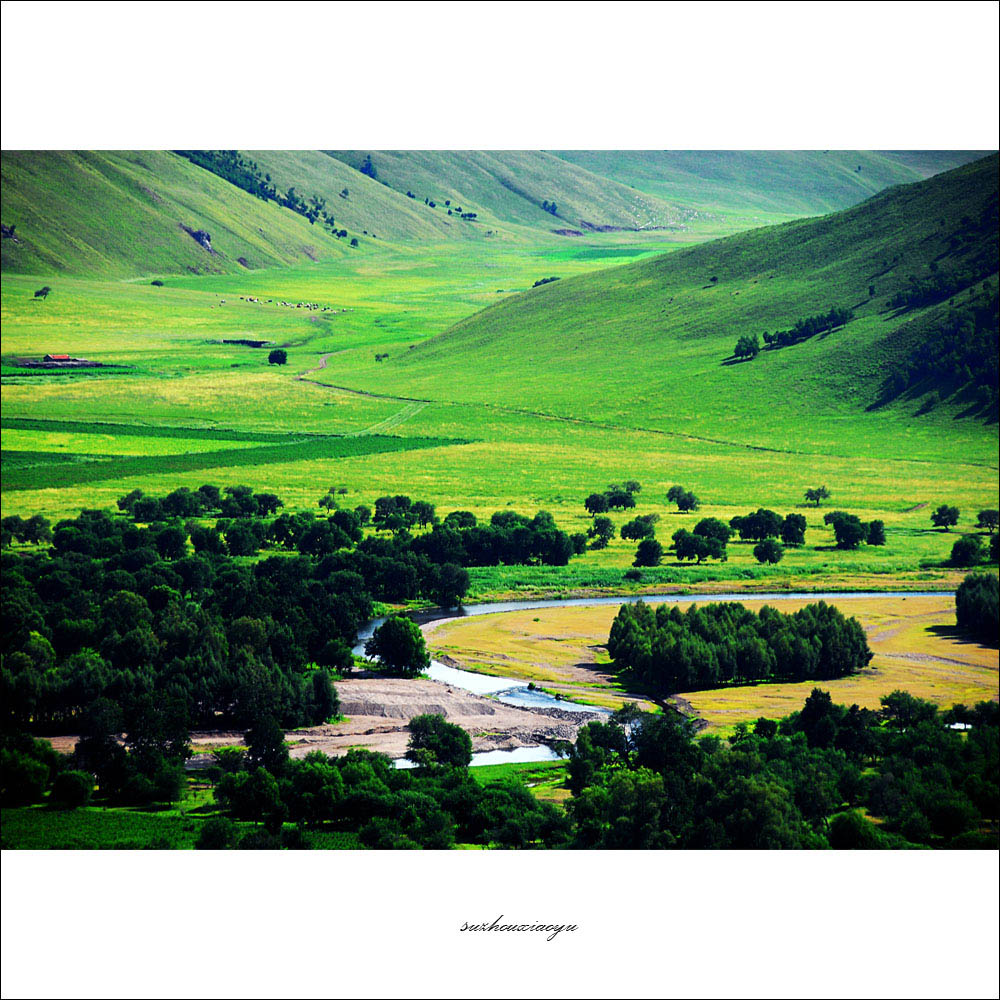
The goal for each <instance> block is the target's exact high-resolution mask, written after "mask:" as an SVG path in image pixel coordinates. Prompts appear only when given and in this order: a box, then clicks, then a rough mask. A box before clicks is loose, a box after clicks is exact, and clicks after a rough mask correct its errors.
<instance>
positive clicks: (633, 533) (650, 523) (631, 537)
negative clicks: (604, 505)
mask: <svg viewBox="0 0 1000 1000" xmlns="http://www.w3.org/2000/svg"><path fill="white" fill-rule="evenodd" d="M659 519H660V515H659V514H639V515H638V516H637V517H633V518H632V520H631V521H626V522H625V523H624V524H623V525H622V526H621V531H620V532H619V534H620V535H621V537H622V538H624V539H626V540H627V541H631V542H638V541H641V540H642V539H643V538H652V537H653V535H654V534H656V522H657V521H659Z"/></svg>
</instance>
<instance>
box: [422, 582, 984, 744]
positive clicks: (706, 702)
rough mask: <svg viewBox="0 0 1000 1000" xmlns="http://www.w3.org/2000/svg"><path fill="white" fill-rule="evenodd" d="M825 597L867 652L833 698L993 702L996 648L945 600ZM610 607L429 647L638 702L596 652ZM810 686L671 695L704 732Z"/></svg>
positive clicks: (494, 626)
mask: <svg viewBox="0 0 1000 1000" xmlns="http://www.w3.org/2000/svg"><path fill="white" fill-rule="evenodd" d="M743 603H744V604H745V605H746V606H747V607H749V608H752V609H754V610H759V609H760V607H761V606H762V605H763V604H764V603H765V602H763V601H760V600H755V599H753V598H752V597H750V596H749V595H748V598H747V599H746V600H745V601H744V602H743ZM805 603H808V602H807V601H805V600H799V599H796V600H782V601H781V602H780V603H775V604H774V605H773V606H777V607H778V608H779V609H780V610H781V611H785V612H789V611H793V610H795V609H796V608H799V607H802V606H803V605H804V604H805ZM832 603H835V604H836V605H837V606H838V607H839V608H840V609H841V610H842V611H843V613H844V614H845V615H849V616H853V617H856V618H857V619H858V621H859V622H860V623H861V625H862V627H863V628H864V629H865V632H866V634H867V637H868V642H869V645H870V646H871V648H872V650H873V652H874V653H875V656H874V658H873V660H872V662H871V664H870V665H869V666H868V667H867V668H866V669H865V670H863V671H862V672H861V673H859V674H857V675H854V676H851V677H845V678H841V679H839V680H832V681H824V682H822V684H821V686H822V687H823V688H824V690H829V691H830V693H831V694H832V695H833V699H834V701H836V702H838V703H843V704H846V705H850V704H855V703H857V704H858V705H861V706H862V707H865V708H872V709H875V708H878V707H879V699H880V698H881V697H882V696H883V695H886V694H889V693H890V692H892V691H894V690H896V689H902V690H906V691H909V692H910V693H911V694H913V695H915V696H917V697H919V698H926V699H927V700H929V701H933V702H934V703H935V704H938V705H941V706H942V707H950V706H951V705H953V704H966V705H973V704H975V703H976V702H978V701H985V700H990V699H992V700H996V698H997V695H998V685H1000V674H998V654H997V650H996V649H991V648H988V647H985V646H981V645H979V644H978V643H974V642H969V641H967V640H965V639H963V638H962V637H961V636H960V635H959V634H957V633H956V630H955V608H954V600H953V599H952V598H951V597H919V596H910V597H880V598H877V599H872V598H866V597H840V598H837V599H836V600H835V601H833V602H832ZM682 607H683V605H682ZM617 611H618V608H617V607H615V606H607V605H605V606H597V607H561V608H542V609H538V610H534V611H512V612H505V613H503V614H493V615H483V616H480V617H475V618H469V619H466V620H461V619H459V620H457V621H452V622H446V623H443V624H442V625H440V626H438V627H437V628H436V629H434V630H433V631H432V632H431V633H430V635H429V641H428V645H429V647H430V648H431V650H432V652H433V653H434V654H435V655H437V656H439V657H440V656H445V657H447V658H448V659H449V661H450V662H454V663H456V664H457V665H458V666H460V667H462V668H464V669H467V670H473V671H478V672H482V673H487V674H492V675H500V676H509V677H515V678H519V679H521V680H528V681H533V682H534V683H536V684H538V685H539V686H540V687H542V688H544V689H545V690H547V691H550V692H552V693H558V694H561V695H562V696H563V697H566V698H569V699H571V700H574V701H581V702H587V703H590V704H598V705H602V706H604V707H609V708H618V707H621V705H622V704H624V703H625V702H628V701H636V700H640V699H639V698H637V696H636V695H635V694H634V693H630V692H628V691H627V689H625V688H623V687H622V685H621V683H620V682H619V681H618V679H617V677H616V676H615V675H614V674H613V673H612V672H611V669H610V667H611V663H610V660H609V658H608V655H607V650H606V649H605V648H604V644H605V643H606V641H607V637H608V633H609V631H610V629H611V622H612V620H613V619H614V616H615V615H616V614H617ZM814 686H816V684H815V682H802V683H794V684H759V685H755V686H749V687H730V688H720V689H718V690H714V691H697V692H692V693H683V692H682V693H680V694H678V695H677V696H676V697H675V698H674V699H671V700H672V701H673V702H674V704H676V705H678V706H679V707H682V708H683V710H684V711H686V712H690V713H691V714H693V715H695V716H697V717H698V718H700V719H703V720H704V721H705V722H706V723H707V728H706V729H705V730H704V731H705V732H706V733H716V734H722V735H726V734H728V733H730V732H731V731H732V729H733V727H734V726H735V725H736V724H737V723H739V722H747V723H752V722H754V721H755V720H756V719H758V718H759V717H761V716H764V717H765V718H770V719H778V718H782V717H783V716H785V715H788V714H789V713H790V712H793V711H797V710H798V709H799V708H801V706H802V703H803V702H804V701H805V699H806V698H807V697H808V695H809V692H810V691H811V690H812V688H813V687H814ZM645 707H650V706H648V705H647V706H645Z"/></svg>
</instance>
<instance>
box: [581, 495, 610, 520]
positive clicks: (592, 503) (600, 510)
mask: <svg viewBox="0 0 1000 1000" xmlns="http://www.w3.org/2000/svg"><path fill="white" fill-rule="evenodd" d="M583 506H584V507H586V508H587V513H588V514H590V515H591V516H594V515H596V514H606V513H607V512H608V510H609V509H610V507H609V505H608V495H607V493H591V494H590V496H588V497H587V499H586V500H584V501H583Z"/></svg>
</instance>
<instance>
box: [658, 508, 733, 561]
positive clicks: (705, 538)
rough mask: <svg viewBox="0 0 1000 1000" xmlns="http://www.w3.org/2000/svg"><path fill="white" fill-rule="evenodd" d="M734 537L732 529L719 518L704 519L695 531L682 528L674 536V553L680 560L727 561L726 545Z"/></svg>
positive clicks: (696, 526) (695, 527)
mask: <svg viewBox="0 0 1000 1000" xmlns="http://www.w3.org/2000/svg"><path fill="white" fill-rule="evenodd" d="M731 536H732V529H731V528H730V527H729V526H728V525H727V524H726V523H725V521H720V520H719V519H718V518H717V517H703V518H702V519H701V520H700V521H699V522H698V523H697V524H696V525H695V526H694V531H688V530H687V529H686V528H680V529H679V530H677V531H675V532H674V533H673V536H672V540H673V543H674V552H675V553H676V555H677V558H678V559H680V560H682V561H683V560H685V559H694V560H696V561H697V562H699V563H700V562H701V561H702V560H703V559H721V560H722V561H723V562H724V561H725V560H726V558H727V556H726V545H727V543H728V542H729V539H730V537H731Z"/></svg>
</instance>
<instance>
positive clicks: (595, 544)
mask: <svg viewBox="0 0 1000 1000" xmlns="http://www.w3.org/2000/svg"><path fill="white" fill-rule="evenodd" d="M587 537H588V538H592V539H593V541H592V542H591V547H592V548H595V549H606V548H607V547H608V542H610V541H611V539H612V538H614V537H615V523H614V521H612V520H611V518H610V517H595V518H594V523H593V524H592V525H591V526H590V527H589V528H588V529H587Z"/></svg>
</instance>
